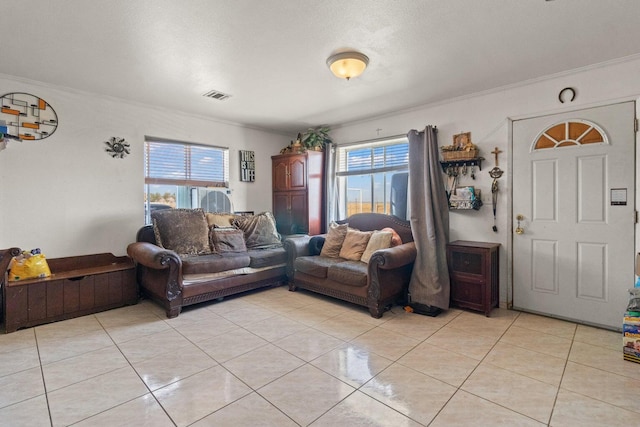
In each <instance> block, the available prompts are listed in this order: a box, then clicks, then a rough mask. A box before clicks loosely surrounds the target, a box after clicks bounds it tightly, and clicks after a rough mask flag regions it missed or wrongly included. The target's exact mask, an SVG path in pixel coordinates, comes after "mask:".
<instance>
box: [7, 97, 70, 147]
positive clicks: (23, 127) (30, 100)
mask: <svg viewBox="0 0 640 427" xmlns="http://www.w3.org/2000/svg"><path fill="white" fill-rule="evenodd" d="M0 123H2V129H1V130H2V133H4V134H5V136H7V137H9V138H11V139H20V140H37V139H44V138H47V137H49V136H51V135H52V134H53V133H54V132H55V131H56V128H57V127H58V115H57V114H56V112H55V111H54V110H53V108H51V105H49V104H48V103H47V102H46V101H45V100H44V99H42V98H39V97H37V96H35V95H30V94H28V93H22V92H13V93H7V94H6V95H3V96H2V97H1V98H0Z"/></svg>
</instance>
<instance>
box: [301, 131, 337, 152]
mask: <svg viewBox="0 0 640 427" xmlns="http://www.w3.org/2000/svg"><path fill="white" fill-rule="evenodd" d="M329 131H331V129H330V128H329V127H328V126H319V127H316V128H309V129H308V130H307V131H306V132H305V134H304V136H303V137H302V144H303V145H304V146H305V147H306V148H307V149H311V150H314V149H319V150H323V149H324V145H325V144H326V143H327V142H331V137H330V136H329Z"/></svg>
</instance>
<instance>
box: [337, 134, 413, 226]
mask: <svg viewBox="0 0 640 427" xmlns="http://www.w3.org/2000/svg"><path fill="white" fill-rule="evenodd" d="M337 157H338V158H337V162H338V164H337V167H336V180H337V188H338V194H339V200H338V212H339V213H340V215H339V216H340V217H343V218H344V217H348V216H350V215H353V214H354V213H361V212H378V213H384V214H394V213H395V212H393V209H392V203H391V193H392V189H391V177H392V176H393V175H395V174H397V173H405V174H406V172H407V171H408V170H409V144H408V142H407V138H405V137H402V138H394V139H385V140H378V141H371V142H363V143H358V144H352V145H345V146H338V147H337ZM405 182H406V180H405Z"/></svg>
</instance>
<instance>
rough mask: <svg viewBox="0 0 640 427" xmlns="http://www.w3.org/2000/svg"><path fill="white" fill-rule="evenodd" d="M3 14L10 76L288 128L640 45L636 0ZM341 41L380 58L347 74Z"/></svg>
mask: <svg viewBox="0 0 640 427" xmlns="http://www.w3.org/2000/svg"><path fill="white" fill-rule="evenodd" d="M2 17H3V23H4V24H3V34H2V37H1V38H0V47H1V49H0V52H2V54H1V57H0V73H2V74H5V75H11V76H17V77H21V78H26V79H30V80H36V81H41V82H45V83H48V84H53V85H58V86H65V87H70V88H74V89H78V90H82V91H86V92H90V93H96V94H104V95H108V96H113V97H117V98H123V99H129V100H133V101H135V102H139V103H143V104H150V105H156V106H161V107H165V108H172V109H177V110H181V111H184V112H186V113H190V114H197V115H201V116H207V117H211V118H215V119H220V120H225V121H230V122H235V123H241V124H245V125H248V126H254V127H260V128H266V129H271V130H274V131H278V132H285V133H292V132H298V131H301V130H304V129H306V128H307V127H309V126H315V125H320V124H329V125H332V126H336V125H339V124H341V123H347V122H351V121H355V120H359V119H363V118H366V117H371V116H376V115H381V114H386V113H390V112H393V111H398V110H402V109H406V108H410V107H414V106H417V105H422V104H428V103H433V102H437V101H442V100H445V99H450V98H454V97H459V96H464V95H467V94H470V93H476V92H480V91H485V90H489V89H493V88H497V87H501V86H505V85H509V84H513V83H517V82H521V81H525V80H529V79H535V78H539V77H542V76H547V75H551V74H555V73H559V72H563V71H567V70H571V69H575V68H580V67H584V66H587V65H591V64H597V63H601V62H606V61H610V60H614V59H618V58H623V57H627V56H631V55H636V54H639V53H640V21H639V18H638V17H640V1H637V0H555V1H544V0H422V1H420V0H349V1H345V0H323V1H318V0H135V1H132V0H109V1H104V0H100V1H98V0H56V1H51V0H31V1H24V0H6V1H4V2H3V4H2ZM344 48H353V49H356V50H359V51H361V52H363V53H365V54H366V55H368V56H369V58H370V65H369V68H368V69H367V70H366V71H365V73H364V74H363V75H362V76H360V77H359V78H356V79H352V80H351V81H346V80H340V79H337V78H336V77H334V76H333V75H332V74H331V73H330V72H329V70H328V68H327V66H326V64H325V61H326V58H327V57H328V56H330V55H331V54H332V53H333V52H335V51H337V50H340V49H344ZM212 89H216V90H218V91H221V92H224V93H228V94H230V95H231V98H229V99H227V100H225V101H216V100H212V99H208V98H204V97H203V96H202V95H203V94H204V93H205V92H208V91H210V90H212Z"/></svg>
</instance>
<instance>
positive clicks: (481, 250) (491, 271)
mask: <svg viewBox="0 0 640 427" xmlns="http://www.w3.org/2000/svg"><path fill="white" fill-rule="evenodd" d="M499 248H500V244H499V243H489V242H470V241H466V240H456V241H455V242H451V243H449V244H448V245H447V263H448V265H449V276H450V279H451V305H453V306H456V307H460V308H468V309H471V310H476V311H481V312H484V314H485V316H487V317H488V316H489V314H490V313H491V309H492V308H493V307H497V306H498V303H499V300H498V292H499V287H498V280H499V276H500V264H499V257H498V253H499Z"/></svg>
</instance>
